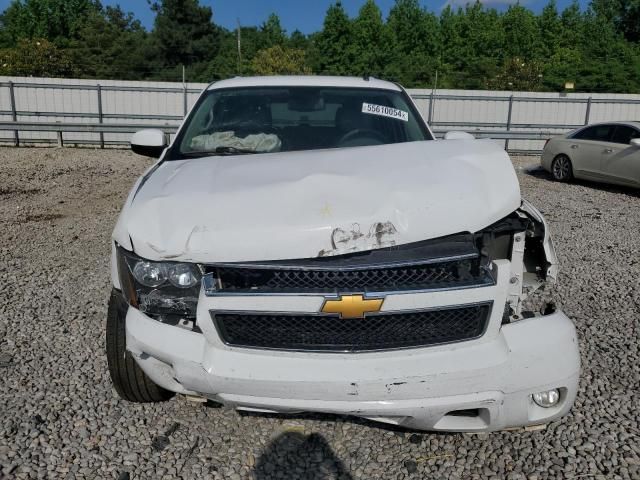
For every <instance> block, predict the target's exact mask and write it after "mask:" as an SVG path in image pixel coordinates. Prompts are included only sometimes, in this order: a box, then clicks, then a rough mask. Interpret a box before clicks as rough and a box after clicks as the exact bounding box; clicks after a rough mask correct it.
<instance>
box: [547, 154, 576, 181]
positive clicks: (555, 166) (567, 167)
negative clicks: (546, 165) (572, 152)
mask: <svg viewBox="0 0 640 480" xmlns="http://www.w3.org/2000/svg"><path fill="white" fill-rule="evenodd" d="M551 175H552V176H553V179H554V180H556V181H557V182H568V181H570V180H571V179H572V178H573V166H572V165H571V160H570V159H569V157H567V156H566V155H558V156H557V157H556V158H554V159H553V162H551Z"/></svg>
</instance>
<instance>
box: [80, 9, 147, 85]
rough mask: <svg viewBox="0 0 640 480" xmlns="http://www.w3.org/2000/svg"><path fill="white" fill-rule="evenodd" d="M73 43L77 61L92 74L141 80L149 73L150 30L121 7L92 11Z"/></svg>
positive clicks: (83, 72)
mask: <svg viewBox="0 0 640 480" xmlns="http://www.w3.org/2000/svg"><path fill="white" fill-rule="evenodd" d="M78 37H79V38H78V40H73V41H72V42H71V44H70V49H69V52H71V57H72V59H73V63H74V65H75V66H76V67H77V68H78V69H79V70H81V71H82V75H83V76H85V77H92V78H110V77H115V78H121V79H124V80H139V79H143V78H145V77H147V76H148V75H149V73H150V72H149V58H148V57H150V56H151V52H150V50H149V41H148V34H147V32H145V30H144V29H143V28H142V25H141V24H140V22H139V21H138V20H136V19H135V18H134V17H133V15H132V14H130V13H125V12H123V11H122V9H121V8H120V7H119V6H118V7H107V8H106V9H105V10H104V11H100V12H92V13H91V14H90V15H89V16H88V18H87V19H86V21H85V23H84V25H83V26H82V28H81V29H80V31H79V32H78Z"/></svg>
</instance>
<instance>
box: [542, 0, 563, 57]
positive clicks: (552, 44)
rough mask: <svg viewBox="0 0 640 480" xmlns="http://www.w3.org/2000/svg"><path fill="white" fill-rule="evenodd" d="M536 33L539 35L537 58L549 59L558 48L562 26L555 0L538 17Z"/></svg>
mask: <svg viewBox="0 0 640 480" xmlns="http://www.w3.org/2000/svg"><path fill="white" fill-rule="evenodd" d="M537 20H538V31H539V35H540V45H539V56H540V57H541V58H543V59H544V58H546V59H549V58H551V57H552V56H553V55H554V54H555V53H556V51H557V50H558V48H560V36H561V34H562V24H561V23H560V16H559V15H558V7H557V4H556V1H555V0H551V1H550V2H549V3H548V4H547V5H546V6H545V7H544V8H543V9H542V13H541V14H540V16H539V17H538V19H537Z"/></svg>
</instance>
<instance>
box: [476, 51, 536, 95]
mask: <svg viewBox="0 0 640 480" xmlns="http://www.w3.org/2000/svg"><path fill="white" fill-rule="evenodd" d="M542 71H543V67H542V64H541V63H540V62H538V61H535V60H534V61H529V62H527V61H525V60H524V59H522V58H520V57H513V58H509V59H507V60H506V61H505V62H504V64H503V65H502V68H501V69H500V71H499V72H498V74H497V75H496V76H495V77H494V78H492V79H491V80H490V81H489V82H488V87H489V88H491V89H493V90H517V91H525V92H535V91H538V90H540V88H541V87H542V78H543V75H542Z"/></svg>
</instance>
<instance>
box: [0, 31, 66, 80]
mask: <svg viewBox="0 0 640 480" xmlns="http://www.w3.org/2000/svg"><path fill="white" fill-rule="evenodd" d="M74 74H75V72H74V68H73V65H72V62H71V58H70V57H69V55H68V54H67V52H65V51H64V50H61V49H59V48H58V47H56V46H55V45H54V44H53V43H51V42H49V41H48V40H46V39H44V38H34V39H26V38H23V39H21V40H18V44H17V45H16V46H15V47H12V48H5V49H2V50H0V75H7V76H34V77H64V76H70V75H74Z"/></svg>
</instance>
